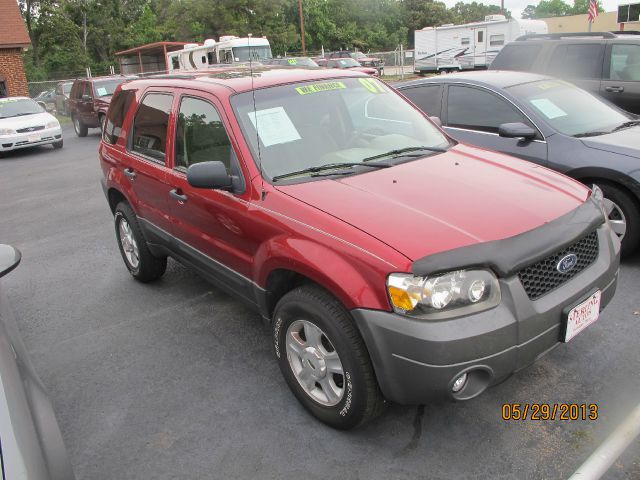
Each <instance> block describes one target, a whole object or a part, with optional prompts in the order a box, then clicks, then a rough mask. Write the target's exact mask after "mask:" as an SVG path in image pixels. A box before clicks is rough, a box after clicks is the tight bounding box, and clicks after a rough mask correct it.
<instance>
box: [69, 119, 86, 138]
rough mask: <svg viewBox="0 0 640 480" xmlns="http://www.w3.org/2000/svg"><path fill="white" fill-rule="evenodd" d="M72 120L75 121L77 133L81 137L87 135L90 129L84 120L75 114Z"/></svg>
mask: <svg viewBox="0 0 640 480" xmlns="http://www.w3.org/2000/svg"><path fill="white" fill-rule="evenodd" d="M71 120H72V121H73V129H74V130H75V131H76V135H78V136H79V137H86V136H87V132H88V131H89V129H88V128H87V126H86V125H85V124H84V123H82V120H80V119H79V118H78V117H75V116H74V117H72V118H71Z"/></svg>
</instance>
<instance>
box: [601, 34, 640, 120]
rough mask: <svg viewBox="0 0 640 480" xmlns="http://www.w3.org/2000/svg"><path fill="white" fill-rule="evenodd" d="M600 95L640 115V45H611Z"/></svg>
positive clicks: (607, 54) (608, 49)
mask: <svg viewBox="0 0 640 480" xmlns="http://www.w3.org/2000/svg"><path fill="white" fill-rule="evenodd" d="M600 95H602V96H603V97H604V98H606V99H607V100H609V101H611V102H613V103H615V104H616V105H618V106H619V107H620V108H623V109H625V110H627V111H629V112H633V113H636V114H640V43H615V44H613V43H609V44H608V45H607V53H606V55H605V68H604V75H603V78H602V85H601V88H600Z"/></svg>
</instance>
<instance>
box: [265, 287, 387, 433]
mask: <svg viewBox="0 0 640 480" xmlns="http://www.w3.org/2000/svg"><path fill="white" fill-rule="evenodd" d="M273 319H274V320H273V322H272V334H273V342H274V349H275V354H276V358H277V361H278V364H279V366H280V370H281V371H282V374H283V376H284V378H285V380H286V382H287V384H288V385H289V388H290V389H291V391H292V392H293V394H294V395H295V396H296V398H297V399H298V400H299V401H300V403H302V405H303V406H304V407H305V408H306V409H307V410H308V411H309V412H310V413H311V414H312V415H313V416H314V417H316V418H317V419H318V420H320V421H321V422H323V423H326V424H327V425H329V426H331V427H334V428H337V429H340V430H346V429H350V428H354V427H357V426H360V425H363V424H365V423H366V422H368V421H370V420H372V419H373V418H375V417H376V416H378V415H379V414H380V413H381V412H382V410H383V408H384V400H383V398H382V394H381V393H380V389H379V388H378V383H377V381H376V377H375V374H374V371H373V367H372V366H371V361H370V359H369V354H368V352H367V349H366V347H365V344H364V341H363V340H362V337H361V336H360V333H359V332H358V330H357V329H356V327H355V325H354V323H353V320H352V318H351V315H350V314H349V312H348V311H347V310H346V309H345V308H344V307H343V306H342V304H341V303H340V302H339V301H338V300H336V299H335V298H334V297H333V296H331V295H330V294H329V293H328V292H326V291H325V290H323V289H321V288H319V287H317V286H315V285H305V286H302V287H299V288H296V289H295V290H292V291H291V292H289V293H287V294H286V295H284V296H283V297H282V298H281V299H280V301H279V302H278V304H277V305H276V308H275V311H274V316H273ZM305 345H306V347H305ZM331 370H333V372H331ZM340 371H342V374H340V373H339V372H340ZM296 372H297V373H296ZM303 383H305V384H306V385H307V386H306V387H305V386H303ZM326 392H332V393H331V394H330V395H328V394H327V393H326Z"/></svg>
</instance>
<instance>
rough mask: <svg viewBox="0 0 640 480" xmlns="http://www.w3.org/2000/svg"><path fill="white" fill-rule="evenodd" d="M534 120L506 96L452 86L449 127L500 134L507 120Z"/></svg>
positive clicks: (526, 122)
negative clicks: (524, 114) (509, 101)
mask: <svg viewBox="0 0 640 480" xmlns="http://www.w3.org/2000/svg"><path fill="white" fill-rule="evenodd" d="M515 122H522V123H525V124H527V125H531V124H530V122H529V121H528V120H527V119H526V117H524V116H523V115H522V114H521V113H520V112H519V111H518V110H516V109H515V108H514V107H513V106H511V105H510V104H509V103H507V102H506V101H505V100H504V99H502V98H500V97H498V96H497V95H494V94H493V93H490V92H488V91H486V90H481V89H479V88H472V87H462V86H456V85H450V86H449V94H448V101H447V126H449V127H458V128H467V129H470V130H479V131H483V132H491V133H498V127H499V126H500V125H502V124H503V123H515Z"/></svg>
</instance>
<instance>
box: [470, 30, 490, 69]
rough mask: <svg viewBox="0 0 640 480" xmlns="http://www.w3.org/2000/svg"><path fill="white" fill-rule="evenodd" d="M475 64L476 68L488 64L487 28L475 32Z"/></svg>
mask: <svg viewBox="0 0 640 480" xmlns="http://www.w3.org/2000/svg"><path fill="white" fill-rule="evenodd" d="M473 62H474V67H480V66H485V65H486V64H487V27H480V28H476V29H475V30H474V46H473Z"/></svg>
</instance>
